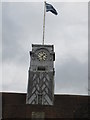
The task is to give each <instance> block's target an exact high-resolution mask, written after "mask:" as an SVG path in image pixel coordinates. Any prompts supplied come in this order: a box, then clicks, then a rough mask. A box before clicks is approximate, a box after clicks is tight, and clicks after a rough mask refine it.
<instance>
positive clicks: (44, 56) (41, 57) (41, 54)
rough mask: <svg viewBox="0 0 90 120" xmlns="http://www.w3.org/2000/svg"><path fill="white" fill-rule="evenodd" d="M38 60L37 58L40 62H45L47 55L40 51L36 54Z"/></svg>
mask: <svg viewBox="0 0 90 120" xmlns="http://www.w3.org/2000/svg"><path fill="white" fill-rule="evenodd" d="M38 58H39V60H40V61H41V60H44V61H45V60H46V58H47V54H46V53H45V52H44V51H41V52H39V53H38Z"/></svg>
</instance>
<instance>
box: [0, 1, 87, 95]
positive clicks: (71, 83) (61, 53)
mask: <svg viewBox="0 0 90 120" xmlns="http://www.w3.org/2000/svg"><path fill="white" fill-rule="evenodd" d="M4 1H5V0H4ZM13 1H14V0H13ZM82 1H83V0H82ZM48 3H51V4H52V5H53V6H54V7H55V8H56V10H57V11H58V16H55V15H53V14H52V13H50V12H49V13H47V14H46V33H45V42H46V44H54V46H55V54H56V61H55V73H56V74H55V93H58V94H84V95H85V94H88V3H87V2H78V3H77V2H48ZM42 24H43V2H39V3H37V2H29V3H28V2H25V3H21V2H20V3H14V2H7V3H5V2H3V3H2V62H1V61H0V65H3V66H2V80H3V87H2V90H3V91H12V92H26V89H27V82H28V69H29V62H30V58H29V51H30V50H31V44H33V43H38V44H39V43H41V42H42ZM0 52H1V51H0ZM2 63H3V64H2Z"/></svg>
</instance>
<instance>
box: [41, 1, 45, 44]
mask: <svg viewBox="0 0 90 120" xmlns="http://www.w3.org/2000/svg"><path fill="white" fill-rule="evenodd" d="M45 17H46V1H44V18H43V41H42V44H43V45H44V38H45Z"/></svg>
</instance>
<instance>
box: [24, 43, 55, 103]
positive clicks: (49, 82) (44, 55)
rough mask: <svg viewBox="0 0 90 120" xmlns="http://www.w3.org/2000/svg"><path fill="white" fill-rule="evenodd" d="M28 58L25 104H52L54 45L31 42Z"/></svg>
mask: <svg viewBox="0 0 90 120" xmlns="http://www.w3.org/2000/svg"><path fill="white" fill-rule="evenodd" d="M30 58H31V59H30V67H29V71H28V88H27V96H26V104H41V105H53V101H54V73H55V71H54V61H55V53H54V46H53V45H38V44H32V51H30Z"/></svg>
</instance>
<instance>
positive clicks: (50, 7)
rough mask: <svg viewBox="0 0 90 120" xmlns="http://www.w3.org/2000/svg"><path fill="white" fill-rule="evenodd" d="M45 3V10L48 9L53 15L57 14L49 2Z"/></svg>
mask: <svg viewBox="0 0 90 120" xmlns="http://www.w3.org/2000/svg"><path fill="white" fill-rule="evenodd" d="M45 5H46V12H48V11H50V12H52V13H53V14H55V15H57V14H58V13H57V11H56V10H55V8H54V7H53V6H52V5H51V4H48V3H46V4H45Z"/></svg>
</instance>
